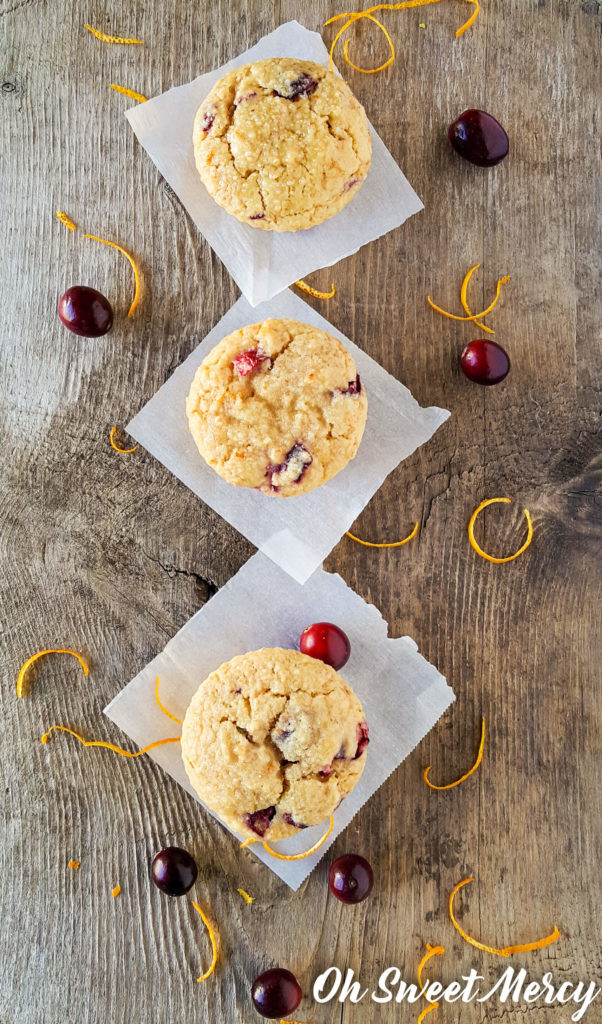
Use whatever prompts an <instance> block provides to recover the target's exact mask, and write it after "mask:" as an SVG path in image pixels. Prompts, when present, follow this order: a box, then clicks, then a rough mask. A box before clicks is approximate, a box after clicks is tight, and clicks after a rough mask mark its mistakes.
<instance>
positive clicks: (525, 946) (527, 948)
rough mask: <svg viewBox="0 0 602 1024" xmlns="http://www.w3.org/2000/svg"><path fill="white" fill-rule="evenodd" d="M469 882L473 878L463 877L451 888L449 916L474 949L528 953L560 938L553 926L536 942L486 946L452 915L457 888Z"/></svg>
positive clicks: (503, 954) (501, 954)
mask: <svg viewBox="0 0 602 1024" xmlns="http://www.w3.org/2000/svg"><path fill="white" fill-rule="evenodd" d="M469 882H474V878H465V879H464V880H463V881H462V882H458V884H457V885H456V886H454V888H453V889H452V891H451V893H450V897H449V916H450V919H451V923H452V924H453V926H454V928H455V929H456V931H457V932H459V933H460V935H461V936H462V938H463V939H465V940H466V942H469V943H470V945H471V946H474V947H475V948H476V949H482V950H483V952H485V953H495V954H496V956H512V954H513V953H529V952H531V950H533V949H545V947H546V946H551V945H552V943H553V942H556V941H557V940H558V939H559V938H560V932H559V931H558V928H554V931H553V932H552V934H551V935H546V937H545V939H538V940H537V941H536V942H525V943H521V944H519V945H517V946H504V948H503V949H496V947H495V946H486V945H485V944H484V943H483V942H478V940H477V939H473V938H472V936H471V935H467V934H466V932H465V931H464V930H463V928H461V927H460V925H459V924H458V922H457V921H456V919H455V917H454V897H455V895H456V893H457V892H458V890H459V889H461V888H462V886H464V885H468V883H469Z"/></svg>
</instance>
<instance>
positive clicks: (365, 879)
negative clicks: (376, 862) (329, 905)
mask: <svg viewBox="0 0 602 1024" xmlns="http://www.w3.org/2000/svg"><path fill="white" fill-rule="evenodd" d="M373 885H374V872H373V871H372V868H371V867H370V865H369V863H368V861H367V860H366V859H365V858H364V857H360V856H359V854H357V853H344V854H343V856H342V857H337V859H336V860H333V862H332V864H331V865H330V871H329V872H328V887H329V889H330V891H331V893H332V895H333V896H336V898H337V899H338V900H340V901H341V903H361V902H362V900H365V899H366V896H369V895H370V893H371V891H372V886H373Z"/></svg>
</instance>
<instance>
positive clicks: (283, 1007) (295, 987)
mask: <svg viewBox="0 0 602 1024" xmlns="http://www.w3.org/2000/svg"><path fill="white" fill-rule="evenodd" d="M251 996H252V999H253V1006H254V1007H255V1009H256V1010H257V1012H258V1013H260V1014H261V1015H262V1017H270V1018H274V1017H287V1016H288V1015H289V1013H292V1012H293V1010H296V1009H297V1007H298V1005H299V1003H300V1002H301V999H302V998H303V993H302V991H301V986H300V985H299V982H298V981H297V979H296V978H295V975H294V974H291V972H290V971H286V970H285V969H284V968H283V967H272V969H271V970H270V971H264V972H263V974H260V975H259V977H258V978H255V981H254V982H253V988H252V989H251Z"/></svg>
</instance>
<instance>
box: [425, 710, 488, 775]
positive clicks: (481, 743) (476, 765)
mask: <svg viewBox="0 0 602 1024" xmlns="http://www.w3.org/2000/svg"><path fill="white" fill-rule="evenodd" d="M484 749H485V716H484V715H483V720H482V722H481V742H480V743H479V752H478V754H477V759H476V761H475V763H474V764H473V766H472V768H471V769H470V771H467V772H466V774H465V775H463V776H462V777H461V778H460V779H456V781H455V782H448V784H447V786H435V784H434V783H433V782H430V780H429V778H428V773H429V772H430V770H431V767H432V765H430V764H429V766H428V768H425V769H424V781H425V782H426V784H427V786H430V788H431V789H438V790H441V789H453V788H454V786H459V785H460V783H461V782H464V780H465V779H467V778H469V776H470V775H472V773H473V772H476V770H477V768H478V767H479V765H480V763H481V761H482V760H483V750H484Z"/></svg>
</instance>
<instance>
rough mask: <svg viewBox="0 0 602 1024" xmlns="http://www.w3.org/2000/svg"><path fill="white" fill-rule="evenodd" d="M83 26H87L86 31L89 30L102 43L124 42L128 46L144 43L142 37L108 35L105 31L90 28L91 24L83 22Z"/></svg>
mask: <svg viewBox="0 0 602 1024" xmlns="http://www.w3.org/2000/svg"><path fill="white" fill-rule="evenodd" d="M84 28H87V29H88V32H91V33H92V35H93V36H96V38H97V39H100V40H101V42H103V43H125V44H126V45H128V46H134V45H138V46H143V45H144V44H143V40H142V39H126V38H125V37H124V36H108V35H107V34H106V33H105V32H99V31H98V29H97V28H92V26H91V25H88V24H84Z"/></svg>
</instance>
